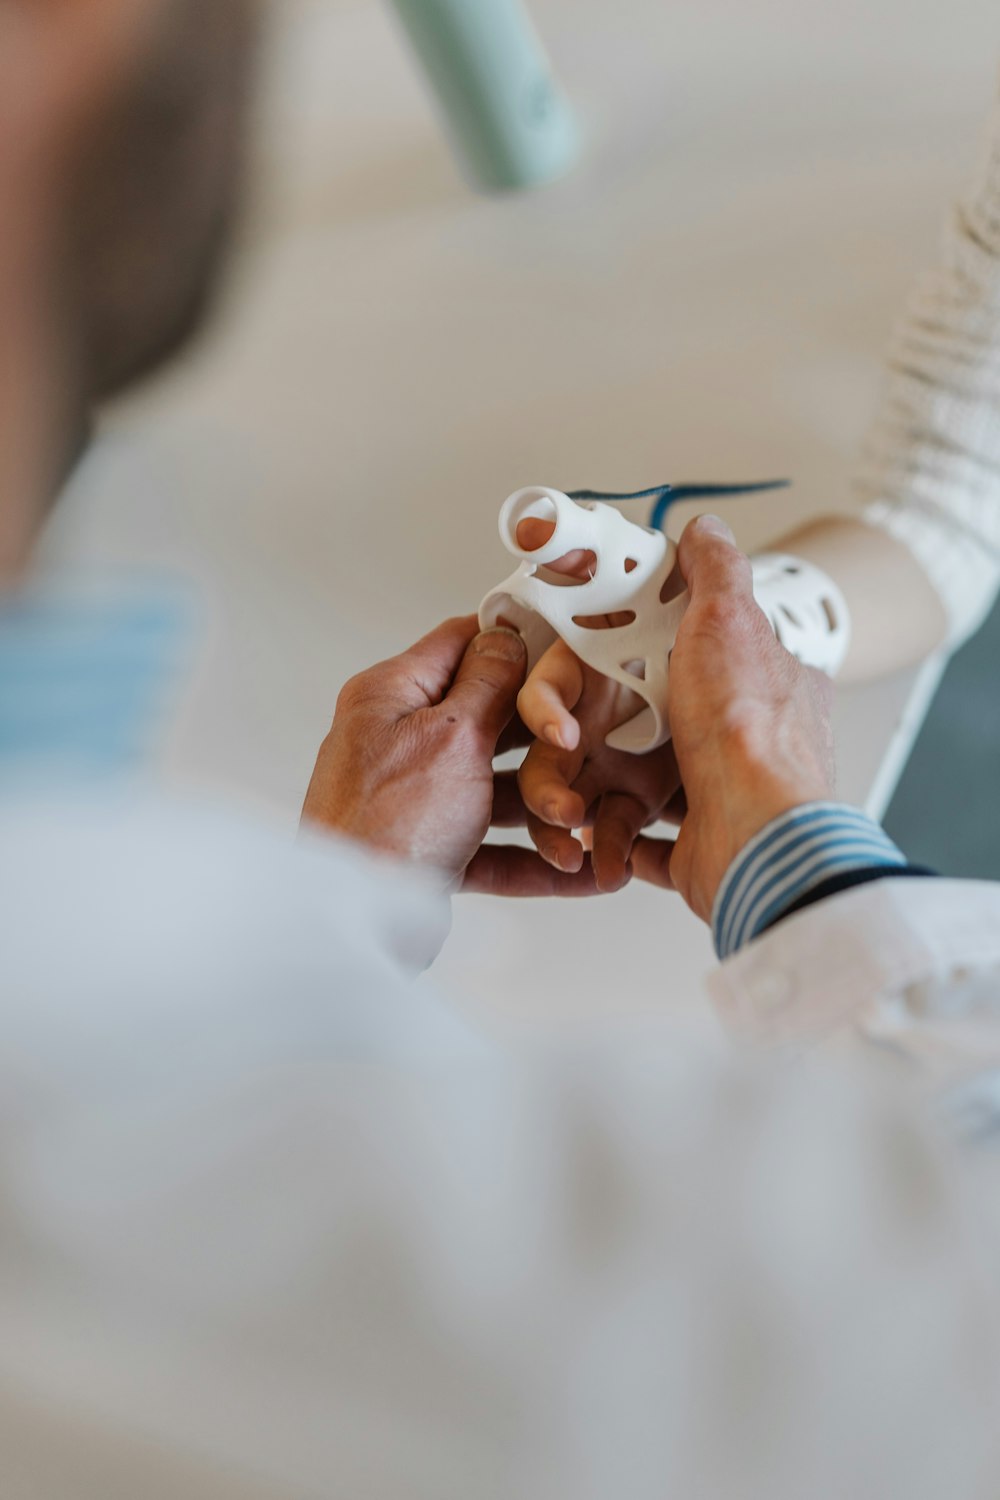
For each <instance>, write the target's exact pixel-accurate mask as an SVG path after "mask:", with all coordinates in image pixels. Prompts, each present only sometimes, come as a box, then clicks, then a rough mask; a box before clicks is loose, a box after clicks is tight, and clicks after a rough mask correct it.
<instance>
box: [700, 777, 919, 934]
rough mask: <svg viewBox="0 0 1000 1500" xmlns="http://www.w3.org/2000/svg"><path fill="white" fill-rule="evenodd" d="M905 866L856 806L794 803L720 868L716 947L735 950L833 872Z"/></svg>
mask: <svg viewBox="0 0 1000 1500" xmlns="http://www.w3.org/2000/svg"><path fill="white" fill-rule="evenodd" d="M905 865H906V860H905V857H904V856H903V854H902V853H901V852H900V850H899V849H898V848H897V847H896V845H895V844H894V843H893V842H892V840H891V839H890V838H889V837H888V835H887V834H885V833H884V832H883V831H882V829H881V828H880V827H879V826H878V824H877V823H875V822H874V821H873V820H872V819H871V818H869V817H867V815H866V814H865V813H863V812H860V811H859V810H858V809H857V808H854V807H850V806H848V805H847V804H845V803H838V802H826V801H814V802H805V803H800V804H799V805H797V806H795V807H792V808H790V809H787V810H786V811H784V812H782V813H779V814H778V815H777V816H775V817H773V818H772V819H771V820H770V821H769V822H768V823H766V824H765V825H764V826H763V827H762V828H761V829H760V830H759V831H758V832H757V833H756V834H755V835H754V836H753V837H752V838H751V839H750V840H749V841H748V843H747V844H746V845H745V846H744V848H743V849H741V850H740V852H739V853H738V854H737V855H736V857H735V858H734V859H733V861H732V862H731V864H730V866H729V868H728V869H727V870H726V872H725V875H724V876H723V878H722V881H721V883H720V885H719V888H718V891H717V892H716V896H715V900H714V902H713V904H712V912H711V927H712V936H713V939H714V942H715V948H716V952H717V953H718V955H719V957H720V958H727V957H729V956H730V955H731V954H733V953H736V952H738V950H739V949H740V948H742V947H744V946H745V945H746V944H747V943H749V942H751V941H752V940H753V939H754V938H755V937H756V936H758V935H759V933H761V932H763V931H764V930H765V928H767V927H768V926H770V925H771V923H773V922H774V921H776V920H777V918H778V917H779V916H780V915H781V914H782V913H783V912H784V911H786V910H787V909H788V908H789V907H791V906H793V905H796V904H798V903H800V902H801V900H802V898H803V896H804V895H806V894H807V893H808V892H809V891H810V890H811V889H813V888H814V887H815V886H817V885H820V884H822V883H824V882H825V881H828V880H830V878H831V877H832V876H834V875H846V874H848V873H850V872H851V871H856V870H862V869H873V868H876V867H885V868H893V869H895V868H900V869H901V868H903V867H905Z"/></svg>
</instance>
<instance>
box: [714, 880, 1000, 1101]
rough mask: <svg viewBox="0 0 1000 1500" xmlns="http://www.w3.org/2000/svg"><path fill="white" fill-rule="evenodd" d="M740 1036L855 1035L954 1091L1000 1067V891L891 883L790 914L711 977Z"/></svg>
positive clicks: (963, 884) (966, 884)
mask: <svg viewBox="0 0 1000 1500" xmlns="http://www.w3.org/2000/svg"><path fill="white" fill-rule="evenodd" d="M709 988H710V991H711V993H712V996H713V999H714V1001H715V1004H716V1006H717V1008H718V1011H719V1013H720V1015H721V1016H722V1017H723V1019H724V1021H725V1023H726V1025H727V1026H728V1027H729V1029H730V1030H731V1031H732V1032H733V1033H734V1034H736V1035H738V1036H740V1037H742V1038H745V1039H747V1040H753V1041H755V1042H762V1043H787V1042H792V1043H797V1042H806V1041H817V1040H821V1039H824V1038H832V1037H836V1036H843V1035H844V1034H845V1033H853V1034H854V1035H856V1036H858V1037H862V1038H865V1039H866V1040H868V1041H871V1042H876V1043H878V1044H879V1045H881V1046H883V1047H887V1046H891V1047H892V1048H893V1049H894V1050H896V1051H897V1052H898V1053H899V1054H900V1055H902V1056H905V1057H907V1058H908V1059H910V1060H911V1061H913V1062H915V1063H919V1065H920V1067H921V1069H922V1070H923V1071H924V1072H925V1073H926V1075H927V1077H928V1079H929V1081H930V1082H932V1083H933V1084H937V1085H940V1086H942V1087H947V1086H949V1085H952V1084H957V1083H960V1082H963V1081H965V1080H968V1079H971V1078H975V1077H976V1076H977V1075H982V1074H984V1073H986V1072H990V1071H994V1070H997V1069H1000V883H993V882H989V881H974V880H938V879H927V880H922V879H913V878H909V879H905V880H904V879H897V880H894V879H893V878H892V877H891V876H889V877H886V878H884V879H881V880H878V881H874V882H872V883H871V884H869V885H864V886H859V887H858V888H857V889H854V890H848V891H844V892H842V893H841V894H839V895H836V896H830V897H827V899H826V900H824V901H819V902H817V903H816V904H815V905H813V906H809V907H807V908H806V909H805V910H803V911H800V912H798V913H795V914H794V915H792V916H789V917H786V918H784V919H783V920H782V921H780V922H779V923H778V924H777V925H776V926H775V927H773V928H771V929H770V930H769V931H768V932H766V933H764V934H763V936H761V937H759V938H757V939H756V940H755V941H754V942H752V943H751V944H750V945H749V946H748V947H746V948H744V949H743V950H742V951H741V952H740V953H738V954H736V955H735V956H734V957H732V958H730V959H728V960H727V961H726V963H724V964H723V965H722V967H721V968H720V969H719V970H718V971H717V972H716V973H715V974H714V975H713V976H712V977H711V978H710V980H709Z"/></svg>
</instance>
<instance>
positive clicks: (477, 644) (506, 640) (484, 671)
mask: <svg viewBox="0 0 1000 1500" xmlns="http://www.w3.org/2000/svg"><path fill="white" fill-rule="evenodd" d="M527 665H528V652H527V648H526V647H525V644H524V642H523V641H522V639H521V637H520V636H519V635H518V634H517V632H516V631H514V630H504V629H497V630H484V631H483V632H482V633H481V634H480V635H477V636H476V638H475V640H474V641H472V642H471V644H470V645H469V648H468V650H467V651H466V653H465V655H464V656H463V658H462V661H461V665H460V666H459V669H458V671H457V672H456V674H455V680H454V682H453V683H452V685H451V691H450V692H449V693H448V695H447V697H446V698H445V699H444V702H443V703H442V704H441V705H440V708H441V711H442V712H445V711H447V710H450V711H451V712H452V713H454V711H455V710H456V709H457V710H458V712H459V713H460V714H461V716H462V718H464V719H466V720H467V721H468V722H470V723H472V724H474V725H475V726H476V728H477V729H479V730H481V732H482V733H483V735H484V736H486V737H487V738H488V739H489V741H490V744H491V745H495V744H496V742H497V740H498V739H499V738H500V735H501V733H502V732H503V730H504V728H505V727H506V725H507V723H508V722H509V721H510V719H511V717H512V715H513V713H514V706H515V704H516V702H517V695H518V693H519V692H520V690H521V684H522V683H523V682H524V674H525V670H526V668H527Z"/></svg>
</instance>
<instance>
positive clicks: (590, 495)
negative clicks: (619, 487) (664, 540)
mask: <svg viewBox="0 0 1000 1500" xmlns="http://www.w3.org/2000/svg"><path fill="white" fill-rule="evenodd" d="M790 483H791V480H789V479H765V480H761V481H760V482H758V483H756V484H654V485H652V486H651V488H650V489H648V490H633V491H632V493H631V494H628V495H613V494H606V493H605V492H604V491H602V490H568V491H567V493H568V495H569V498H570V499H571V500H612V501H615V500H645V499H648V498H651V497H653V496H655V497H656V504H655V505H654V506H653V509H652V512H651V514H650V517H649V524H650V526H652V527H654V528H655V529H656V530H658V531H662V530H663V528H664V524H665V522H666V519H667V512H668V511H669V509H670V507H671V506H672V505H676V504H677V502H678V500H703V499H705V498H706V497H707V496H713V497H714V496H718V495H755V494H759V492H760V491H761V490H784V489H787V488H788V486H789V484H790Z"/></svg>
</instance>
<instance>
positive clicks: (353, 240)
mask: <svg viewBox="0 0 1000 1500" xmlns="http://www.w3.org/2000/svg"><path fill="white" fill-rule="evenodd" d="M534 10H535V14H536V17H537V20H538V23H539V26H540V29H541V30H542V32H543V35H544V36H545V39H546V41H547V42H548V44H549V48H550V51H551V54H552V56H553V59H554V61H555V64H556V66H557V68H558V71H559V73H560V75H561V77H562V79H563V81H564V83H565V84H566V86H567V88H568V90H569V91H570V93H571V95H572V97H573V99H574V100H575V101H576V104H577V107H578V109H579V111H580V114H581V117H582V120H583V124H584V127H585V131H586V136H587V140H586V148H585V154H584V157H583V160H582V161H581V163H580V165H579V167H578V169H577V170H576V171H575V172H574V173H573V174H572V175H571V176H569V177H567V178H566V179H564V180H563V181H561V182H558V183H556V184H554V185H551V186H549V187H547V188H543V189H541V190H538V191H535V192H532V193H529V194H524V195H514V196H503V197H496V198H484V197H479V196H476V195H475V194H474V193H472V192H471V191H470V190H469V189H468V188H467V187H466V186H465V184H464V183H463V182H462V180H461V179H460V177H459V176H458V174H457V172H456V170H455V167H454V165H453V161H452V157H451V155H450V152H449V150H448V148H447V145H446V144H445V142H444V140H443V137H442V135H441V133H440V131H439V129H438V124H437V120H436V116H435V113H434V110H433V108H432V105H431V103H430V101H429V98H428V96H427V93H426V90H425V88H424V86H423V81H422V78H421V77H420V76H419V74H418V72H417V71H416V68H415V66H414V65H413V63H412V61H411V58H410V56H409V54H408V53H407V51H406V49H405V47H404V44H403V42H402V40H401V37H400V35H399V34H398V32H397V30H396V28H395V26H394V24H393V21H392V17H391V15H390V14H389V13H388V10H387V8H386V7H384V6H383V5H381V4H379V3H377V0H354V3H348V0H284V3H282V4H279V5H277V6H275V7H274V8H273V10H272V13H271V33H272V35H271V38H270V45H269V48H268V50H267V53H266V56H265V62H264V66H263V73H264V77H263V80H262V82H263V87H262V90H261V107H260V119H259V128H258V131H257V134H258V138H259V141H258V150H257V154H256V164H255V169H254V173H253V176H254V179H255V186H256V193H255V195H254V203H253V205H252V208H251V212H250V214H249V222H248V225H247V232H246V234H245V237H244V244H243V247H242V250H241V252H240V254H239V256H238V257H237V260H236V263H235V266H234V273H233V275H232V277H231V279H230V282H229V287H228V293H227V295H226V298H225V301H224V304H223V306H222V308H221V310H220V312H219V314H218V315H217V317H216V319H215V321H214V324H213V326H212V327H211V328H210V329H209V330H208V332H207V333H206V335H205V336H204V337H203V338H202V339H201V341H200V342H199V343H198V345H197V346H196V347H194V348H193V349H192V350H191V351H190V352H189V353H188V354H187V355H186V356H185V357H184V358H183V359H182V360H181V361H180V362H179V363H177V364H176V365H175V366H174V367H173V368H172V369H171V370H170V371H168V372H167V373H166V374H165V375H164V376H163V377H161V378H160V379H159V380H157V381H156V382H154V383H152V384H150V385H147V386H146V387H145V388H143V389H142V390H141V391H139V392H138V393H137V394H135V395H133V396H131V397H130V398H129V399H128V400H127V401H126V402H123V403H121V404H120V405H119V406H118V407H117V408H116V409H115V410H114V411H112V412H111V413H109V414H108V416H107V418H106V420H105V422H104V423H103V426H102V429H101V432H100V434H99V437H98V439H97V442H96V444H95V446H94V448H93V450H92V451H91V453H90V454H89V456H88V457H87V459H86V460H85V462H84V463H83V465H82V467H81V469H80V470H79V472H78V473H77V475H76V476H75V478H74V480H73V481H72V483H71V484H70V486H69V489H68V492H67V494H66V495H65V497H64V501H63V504H62V505H61V507H60V510H59V512H58V514H57V516H56V519H55V521H54V523H53V525H52V527H51V529H50V534H49V537H48V539H47V559H48V562H49V564H50V566H52V567H54V568H55V569H56V570H63V569H70V568H72V569H75V570H76V571H78V572H80V571H83V572H86V573H91V574H95V575H101V574H102V572H103V571H104V570H107V569H108V568H111V569H115V568H118V567H120V566H122V565H124V566H125V567H127V568H130V567H133V566H138V567H141V568H147V567H153V568H154V569H166V570H167V571H168V572H171V573H173V574H174V575H179V576H180V577H181V578H182V579H184V580H187V582H188V584H189V586H190V590H191V594H192V597H193V598H194V600H195V601H196V604H197V610H198V613H199V617H200V622H201V626H202V630H201V637H200V644H199V647H198V650H197V654H196V659H195V660H194V662H193V663H192V670H191V672H190V675H189V678H188V680H187V681H186V683H185V684H184V686H183V690H182V692H181V694H180V698H179V701H178V703H177V706H176V712H175V714H174V716H173V719H172V721H171V723H170V724H169V725H168V733H167V735H166V739H165V742H164V745H163V747H162V754H161V757H160V771H161V774H162V777H163V779H164V781H165V782H166V783H168V784H170V785H172V786H177V785H184V786H191V785H196V786H202V787H205V786H207V787H210V788H214V789H222V790H224V792H225V793H226V795H228V796H235V797H238V798H242V799H243V800H244V801H250V802H251V803H252V804H253V805H254V806H255V807H257V808H258V809H263V810H265V811H267V812H269V813H270V814H271V815H273V816H276V817H277V818H279V819H282V820H284V822H285V823H286V825H287V827H288V828H289V830H291V829H292V827H293V826H294V820H295V817H296V815H297V812H298V808H299V805H300V802H301V797H302V793H303V790H304V787H305V785H306V782H307V780H308V777H309V773H310V770H311V766H312V761H313V757H314V753H315V750H316V748H317V746H318V744H319V741H320V739H321V738H322V736H323V734H324V733H325V730H326V728H327V724H328V720H329V716H330V713H331V711H332V707H333V703H334V700H335V697H336V693H337V689H338V687H339V685H340V684H341V682H342V681H343V680H344V678H345V677H347V676H348V675H350V674H351V673H352V672H353V671H355V670H357V669H359V668H360V667H362V666H365V665H368V664H370V663H371V662H373V661H375V660H377V659H378V658H380V657H382V656H384V655H387V654H390V653H392V652H393V651H395V650H397V649H399V648H400V647H401V646H402V645H404V644H406V643H407V642H408V641H410V640H411V639H413V638H415V637H416V636H417V635H420V634H422V633H423V632H424V631H425V630H426V629H428V628H429V627H430V626H432V625H433V624H435V623H436V622H437V621H438V620H440V619H442V618H444V617H445V616H446V615H449V614H453V613H465V612H468V611H470V610H472V609H474V608H475V606H476V605H477V603H478V600H479V598H480V597H481V595H482V594H483V593H484V592H485V591H486V589H487V587H488V586H489V585H491V584H492V583H494V582H496V581H497V580H498V579H499V578H501V577H502V576H504V575H505V573H507V572H508V571H509V568H510V564H509V559H508V558H507V555H506V553H504V551H503V550H502V548H501V546H500V543H499V540H498V538H497V532H496V513H497V510H498V507H499V505H500V503H501V502H502V500H503V499H504V497H505V496H506V495H507V494H508V493H509V492H510V491H511V490H513V489H515V488H517V487H519V486H520V485H523V484H531V483H543V484H551V485H555V486H557V487H561V488H572V487H583V486H589V487H592V488H606V489H631V488H638V487H640V486H645V485H649V484H654V483H659V482H662V481H665V480H673V481H680V480H720V481H725V480H733V481H736V480H750V479H758V478H769V477H773V476H777V475H787V476H790V477H791V478H792V479H793V480H794V489H792V490H790V491H788V492H785V493H779V494H776V495H773V496H767V497H762V498H755V499H753V500H750V501H735V502H734V501H730V502H726V504H727V506H728V508H727V510H726V514H727V515H728V516H729V518H730V520H731V521H732V523H733V524H734V526H735V529H736V531H737V533H738V535H739V537H740V540H741V542H742V543H743V544H744V545H746V546H747V547H753V546H755V545H758V544H760V543H761V542H763V541H765V540H766V539H767V538H768V537H769V536H772V535H774V534H775V533H776V532H777V531H779V530H780V529H782V528H784V527H785V526H787V525H788V524H789V523H791V522H793V521H794V520H796V519H797V518H798V517H800V516H803V515H806V514H810V513H815V512H818V511H822V510H829V509H831V508H846V507H848V506H849V505H850V504H851V499H850V489H849V476H850V469H851V463H852V458H853V455H854V453H855V451H856V449H857V445H858V443H859V441H860V438H861V435H862V433H863V430H864V426H865V423H866V420H867V419H868V417H869V415H870V413H871V411H872V408H873V405H874V402H875V400H876V396H877V392H878V388H879V378H880V356H881V352H882V350H883V348H884V345H885V343H886V340H887V337H888V333H889V330H890V327H891V324H892V320H893V318H894V317H895V315H896V314H897V312H898V309H899V307H900V306H901V303H902V299H903V297H904V295H905V293H906V290H907V287H908V284H909V281H910V279H911V277H912V275H913V273H914V272H915V271H916V270H918V269H919V268H920V267H922V266H925V265H927V264H928V263H930V262H931V261H932V260H933V257H934V254H935V250H936V243H937V231H938V226H939V224H940V222H941V219H942V214H943V211H944V209H945V207H946V205H947V204H948V202H949V201H950V200H951V199H952V198H953V197H954V195H955V194H956V193H957V191H958V190H959V188H960V186H961V183H962V174H963V171H964V170H965V168H966V164H967V163H968V161H969V160H970V157H971V153H972V151H973V149H974V147H975V144H976V140H977V135H978V130H979V128H980V122H981V120H982V118H983V116H984V115H985V111H986V107H987V105H988V102H989V98H990V93H991V88H992V83H993V74H994V67H995V51H996V28H995V19H996V17H995V11H994V6H993V5H992V3H990V0H952V3H951V4H950V5H949V6H939V5H933V4H931V3H930V0H917V3H916V4H915V3H914V0H878V3H877V4H875V5H872V4H871V3H870V0H841V3H840V4H838V5H837V6H830V5H829V4H827V3H826V0H799V3H797V4H795V5H791V4H790V3H789V0H697V3H695V0H677V3H671V4H663V3H662V0H616V3H615V4H614V5H609V4H608V3H607V0H536V3H535V5H534ZM690 513H691V509H690V507H689V508H688V509H687V511H686V513H685V514H690ZM683 519H684V516H681V517H678V518H676V519H675V521H674V522H673V523H672V529H673V530H674V532H675V534H676V530H677V528H678V526H679V522H680V521H681V520H683ZM933 681H934V671H933V669H931V670H930V671H929V672H928V671H925V673H924V674H923V677H922V678H921V677H920V675H919V674H909V675H908V676H906V677H905V678H902V679H899V680H893V681H890V682H885V683H881V684H878V685H875V686H872V687H868V688H866V689H864V690H859V691H844V692H843V693H842V694H841V698H840V702H839V706H838V728H839V742H840V755H841V790H842V792H843V795H844V796H845V797H846V798H849V799H851V800H855V801H859V802H864V801H867V802H868V804H869V805H870V806H872V807H874V808H875V809H876V810H877V811H881V809H882V808H883V807H884V804H885V802H886V800H887V798H888V796H889V794H890V793H891V788H892V784H893V782H894V779H895V776H896V775H897V774H898V770H899V768H900V766H901V764H902V763H903V761H904V759H905V754H906V751H907V748H908V746H909V744H910V742H911V740H912V736H913V734H914V733H915V731H916V728H917V727H918V726H919V722H920V719H921V717H922V713H923V710H924V707H925V705H926V702H927V701H928V696H929V693H930V691H931V690H932V686H933ZM711 962H712V959H711V950H710V944H709V940H708V935H707V933H706V932H705V931H704V929H703V928H702V927H701V926H700V924H699V923H697V922H696V921H695V920H694V919H693V918H692V917H691V916H690V915H689V914H688V913H687V912H686V911H685V910H684V909H683V908H682V907H681V905H680V903H679V902H678V901H677V900H676V899H675V898H673V897H670V896H667V895H663V894H662V893H658V892H654V891H651V890H648V889H642V888H639V887H637V886H633V887H632V888H630V889H628V890H626V891H625V892H624V893H623V894H621V895H620V896H618V897H615V898H612V899H608V900H606V901H603V902H601V903H599V904H596V903H589V902H588V903H581V902H564V903H557V904H548V903H547V904H538V905H535V904H531V903H525V902H512V903H500V902H489V901H486V900H482V899H479V898H474V899H468V898H467V899H462V900H459V901H458V902H456V912H455V928H454V933H453V936H452V939H451V942H450V944H449V946H448V948H447V949H446V951H445V953H444V955H443V956H442V958H441V960H440V961H439V963H438V965H437V966H436V969H435V974H436V978H437V982H438V983H439V984H441V985H442V986H443V987H444V988H445V989H446V990H448V991H450V992H453V993H455V994H456V995H461V996H463V997H464V998H465V1001H466V1003H468V1004H470V1005H471V1006H473V1007H474V1008H475V1009H476V1010H478V1011H479V1012H480V1013H482V1014H483V1015H484V1016H489V1017H492V1018H493V1019H494V1020H496V1021H497V1022H502V1021H506V1022H507V1023H513V1024H515V1025H518V1024H520V1023H521V1022H522V1021H523V1022H528V1021H532V1022H534V1021H537V1020H538V1019H540V1018H544V1019H546V1020H549V1021H555V1022H559V1021H561V1020H562V1019H568V1018H580V1017H600V1016H604V1015H607V1014H609V1013H611V1012H618V1011H620V1012H622V1013H628V1014H635V1015H642V1014H650V1013H662V1012H664V1011H669V1010H671V1009H672V1008H674V1007H675V1006H677V1005H679V1004H682V1003H683V1004H684V1005H685V1006H687V1005H689V1004H690V1003H691V1001H692V998H693V997H694V996H696V994H697V992H698V989H699V984H698V980H699V978H700V976H701V975H702V974H703V972H704V971H705V970H706V969H707V968H708V966H709V965H710V963H711Z"/></svg>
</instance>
